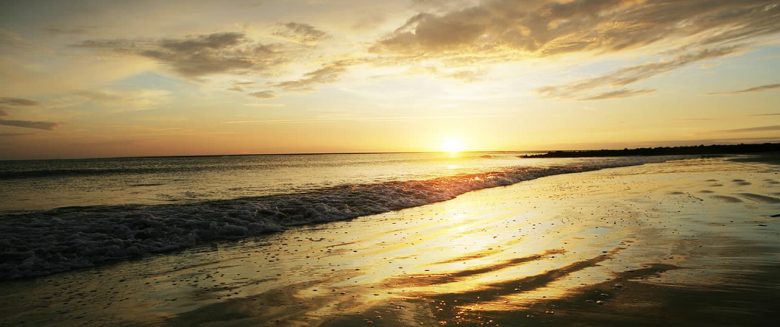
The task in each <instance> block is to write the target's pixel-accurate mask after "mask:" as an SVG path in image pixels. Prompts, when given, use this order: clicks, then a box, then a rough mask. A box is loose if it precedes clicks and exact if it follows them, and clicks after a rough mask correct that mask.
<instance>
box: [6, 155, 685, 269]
mask: <svg viewBox="0 0 780 327" xmlns="http://www.w3.org/2000/svg"><path fill="white" fill-rule="evenodd" d="M522 154H523V153H521V152H475V153H470V152H467V153H459V154H447V153H382V154H317V155H247V156H199V157H156V158H113V159H84V160H40V161H4V162H0V199H1V200H0V254H2V255H3V257H4V258H5V260H4V261H3V262H2V263H0V279H14V278H21V277H29V276H38V275H46V274H50V273H54V272H59V271H66V270H71V269H75V268H82V267H90V266H94V265H97V264H100V263H103V262H108V261H115V260H122V259H128V258H137V257H141V256H145V255H148V254H154V253H162V252H167V251H172V250H178V249H184V248H189V247H192V246H197V245H201V244H205V243H209V242H215V241H225V240H236V239H241V238H245V237H250V236H257V235H261V234H266V233H270V232H277V231H281V230H284V229H286V228H287V227H289V226H295V225H302V224H309V223H321V222H329V221H336V220H344V219H351V218H356V217H360V216H365V215H371V214H377V213H382V212H388V211H393V210H399V209H404V208H410V207H416V206H421V205H426V204H430V203H434V202H440V201H445V200H449V199H452V198H454V197H457V196H458V195H460V194H463V193H466V192H469V191H474V190H479V189H484V188H490V187H497V186H507V185H511V184H514V183H517V182H520V181H525V180H530V179H534V178H538V177H543V176H549V175H556V174H563V173H574V172H582V171H590V170H597V169H601V168H609V167H619V166H629V165H637V164H643V163H647V162H657V161H663V160H667V159H669V158H670V157H652V158H649V157H645V158H640V157H631V158H629V157H624V158H578V159H527V158H521V155H522Z"/></svg>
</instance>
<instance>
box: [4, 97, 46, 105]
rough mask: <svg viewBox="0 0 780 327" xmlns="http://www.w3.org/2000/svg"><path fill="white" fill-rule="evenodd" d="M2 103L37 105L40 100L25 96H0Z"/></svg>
mask: <svg viewBox="0 0 780 327" xmlns="http://www.w3.org/2000/svg"><path fill="white" fill-rule="evenodd" d="M0 104H2V105H7V106H35V105H38V102H36V101H34V100H30V99H23V98H10V97H0Z"/></svg>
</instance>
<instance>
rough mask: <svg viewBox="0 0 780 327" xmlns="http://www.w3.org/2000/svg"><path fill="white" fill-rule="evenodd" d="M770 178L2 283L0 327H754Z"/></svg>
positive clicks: (745, 174) (761, 175)
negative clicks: (674, 326)
mask: <svg viewBox="0 0 780 327" xmlns="http://www.w3.org/2000/svg"><path fill="white" fill-rule="evenodd" d="M778 181H780V172H779V171H778V169H777V166H770V165H765V164H757V163H737V162H733V161H729V160H725V159H696V160H682V161H672V162H667V163H656V164H648V165H643V166H635V167H625V168H614V169H607V170H602V171H595V172H586V173H578V174H567V175H558V176H551V177H545V178H541V179H537V180H534V181H529V182H522V183H518V184H515V185H512V186H507V187H499V188H492V189H486V190H481V191H476V192H471V193H467V194H464V195H461V196H459V197H457V198H455V199H453V200H450V201H445V202H440V203H435V204H431V205H426V206H421V207H416V208H410V209H405V210H400V211H394V212H389V213H384V214H379V215H374V216H366V217H361V218H357V219H354V220H351V221H343V222H334V223H328V224H324V225H317V226H304V227H296V228H293V229H290V230H287V231H285V232H282V233H279V234H274V235H269V236H264V237H259V238H254V239H251V240H246V241H243V242H240V243H230V244H218V245H214V246H210V247H199V248H196V249H192V250H187V251H184V252H180V253H175V254H169V255H160V256H155V257H151V258H147V259H142V260H137V261H132V262H124V263H118V264H114V265H111V266H105V267H102V268H93V269H86V270H81V271H76V272H69V273H63V274H58V275H53V276H49V277H43V278H38V279H34V280H26V281H15V282H3V283H2V284H0V289H2V291H3V292H0V293H2V295H0V316H1V317H3V318H2V320H0V323H1V324H7V325H17V326H18V325H79V326H99V325H109V324H110V325H161V324H162V325H187V326H188V325H195V324H204V325H218V326H244V325H269V324H273V325H282V326H295V325H299V326H307V325H332V326H364V325H367V324H373V325H387V326H412V325H415V326H418V325H426V326H427V325H434V324H436V325H445V324H447V325H449V324H461V325H481V324H486V325H503V326H508V325H551V326H557V325H571V324H574V323H576V324H579V325H587V326H604V325H626V324H634V325H668V324H678V325H679V324H686V325H690V324H695V325H757V326H760V325H770V324H771V323H772V322H773V321H774V319H776V318H777V315H778V314H777V312H780V311H778V309H779V308H778V303H780V302H778V300H780V296H779V294H780V274H779V272H780V237H778V236H780V224H779V222H778V221H777V218H772V217H771V215H774V214H778V213H780V205H779V204H778V203H777V202H776V200H777V199H778V192H780V188H779V187H778V183H777V182H778ZM725 197H729V199H727V198H725ZM730 198H733V199H736V200H733V199H730Z"/></svg>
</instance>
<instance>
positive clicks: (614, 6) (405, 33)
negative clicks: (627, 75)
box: [371, 0, 780, 60]
mask: <svg viewBox="0 0 780 327" xmlns="http://www.w3.org/2000/svg"><path fill="white" fill-rule="evenodd" d="M778 31H780V6H777V2H776V1H774V0H744V1H726V0H688V1H671V0H665V1H636V0H572V1H567V2H560V1H542V0H527V1H519V0H487V1H483V2H480V3H479V4H477V5H474V6H469V7H466V8H460V9H455V10H451V11H448V12H446V13H443V14H431V13H419V14H416V15H414V16H412V17H410V18H409V19H407V21H406V23H404V24H403V25H401V26H400V27H398V28H397V29H396V30H395V31H394V32H392V33H390V34H389V35H387V36H386V37H384V38H382V39H381V40H379V41H377V42H375V43H374V44H373V46H372V47H371V51H373V52H375V53H379V54H390V55H400V56H420V57H424V58H431V57H435V58H457V57H461V56H463V55H464V54H467V55H468V56H469V58H470V59H471V60H474V59H479V58H483V59H490V58H495V57H496V56H499V57H503V58H504V59H509V58H521V57H524V56H548V55H556V54H565V53H574V52H594V53H604V52H612V51H620V50H624V49H630V48H637V47H642V46H645V45H649V44H653V43H657V42H659V41H678V42H683V40H690V41H688V42H685V44H687V45H694V46H695V45H699V46H701V45H710V46H712V45H719V44H720V45H722V44H726V43H734V42H742V41H744V40H746V39H749V38H753V37H757V36H762V35H769V34H772V33H777V32H778Z"/></svg>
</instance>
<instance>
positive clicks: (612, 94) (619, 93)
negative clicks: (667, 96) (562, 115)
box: [580, 89, 655, 100]
mask: <svg viewBox="0 0 780 327" xmlns="http://www.w3.org/2000/svg"><path fill="white" fill-rule="evenodd" d="M652 92H655V90H654V89H641V90H628V89H622V90H616V91H609V92H604V93H600V94H596V95H593V96H589V97H586V98H580V100H605V99H615V98H627V97H632V96H637V95H642V94H647V93H652Z"/></svg>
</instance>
